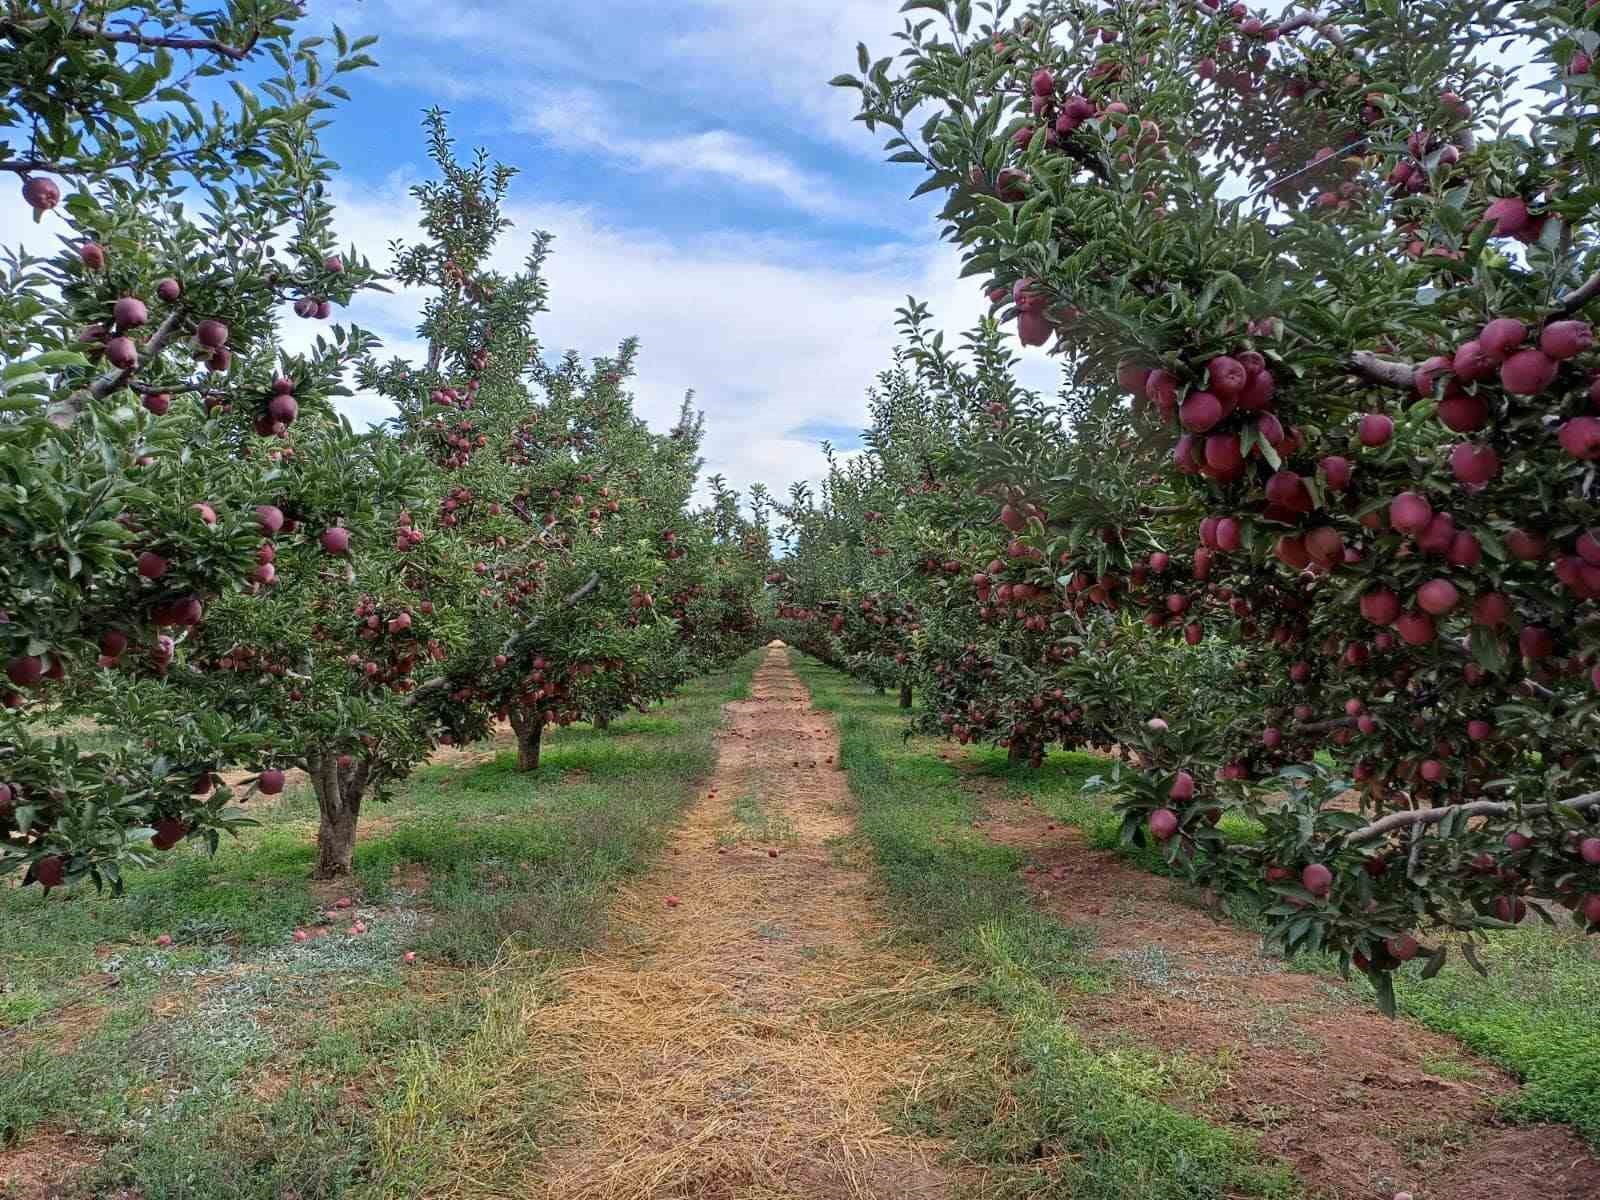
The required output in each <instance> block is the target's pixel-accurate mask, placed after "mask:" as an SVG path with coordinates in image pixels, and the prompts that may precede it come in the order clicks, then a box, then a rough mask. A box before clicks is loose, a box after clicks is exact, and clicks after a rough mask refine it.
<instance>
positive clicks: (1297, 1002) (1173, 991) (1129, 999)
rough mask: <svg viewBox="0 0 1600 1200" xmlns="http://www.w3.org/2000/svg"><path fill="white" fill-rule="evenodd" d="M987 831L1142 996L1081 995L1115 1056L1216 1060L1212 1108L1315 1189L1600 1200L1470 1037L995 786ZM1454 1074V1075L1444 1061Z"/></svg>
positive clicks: (1572, 1153) (1579, 1145) (1557, 1131)
mask: <svg viewBox="0 0 1600 1200" xmlns="http://www.w3.org/2000/svg"><path fill="white" fill-rule="evenodd" d="M973 785H974V786H976V787H980V788H982V789H983V794H984V795H985V811H984V813H983V818H984V819H983V821H982V823H981V828H982V829H983V831H984V832H985V833H986V834H987V836H988V837H989V838H991V839H992V840H994V841H996V842H999V843H1002V844H1004V845H1008V846H1014V847H1017V848H1019V849H1022V850H1023V851H1025V852H1026V853H1027V855H1028V865H1029V866H1030V867H1032V868H1033V871H1032V872H1031V873H1028V874H1026V876H1025V877H1026V879H1027V881H1028V883H1029V886H1030V888H1031V890H1032V891H1033V894H1034V896H1035V898H1036V900H1037V902H1038V904H1039V905H1040V907H1041V908H1043V909H1045V910H1047V911H1049V912H1050V913H1052V914H1053V915H1054V916H1056V917H1057V918H1058V919H1059V920H1061V921H1062V922H1063V923H1065V924H1070V925H1074V926H1078V927H1084V928H1087V929H1089V930H1090V931H1092V933H1093V935H1094V938H1095V953H1097V954H1099V955H1101V956H1103V957H1105V958H1108V959H1113V960H1116V961H1117V962H1118V963H1119V964H1120V965H1121V967H1122V973H1123V975H1124V977H1125V980H1126V983H1125V986H1122V987H1120V988H1118V989H1117V990H1116V991H1115V992H1112V993H1110V994H1107V995H1099V996H1085V997H1075V998H1074V999H1073V1001H1072V1010H1073V1015H1074V1017H1075V1019H1076V1020H1077V1021H1079V1022H1080V1023H1081V1024H1082V1025H1083V1026H1084V1028H1085V1029H1086V1030H1088V1031H1091V1032H1093V1033H1094V1034H1096V1035H1097V1036H1099V1037H1100V1038H1102V1039H1105V1040H1106V1041H1110V1042H1122V1043H1125V1044H1133V1045H1137V1046H1140V1047H1144V1048H1152V1047H1153V1048H1159V1049H1161V1050H1165V1051H1181V1052H1183V1053H1186V1054H1189V1055H1194V1056H1200V1057H1210V1058H1213V1059H1214V1060H1215V1061H1217V1062H1218V1063H1221V1064H1224V1065H1225V1066H1224V1069H1225V1074H1226V1082H1225V1083H1223V1084H1222V1086H1220V1087H1218V1088H1217V1089H1216V1090H1215V1091H1213V1092H1212V1093H1211V1094H1210V1095H1209V1096H1208V1097H1206V1099H1205V1100H1203V1101H1202V1102H1200V1103H1199V1105H1198V1106H1197V1107H1198V1111H1199V1112H1200V1113H1201V1114H1202V1115H1204V1116H1206V1117H1208V1118H1210V1119H1212V1120H1215V1121H1218V1122H1219V1123H1222V1124H1227V1125H1231V1126H1235V1127H1240V1126H1243V1127H1247V1128H1250V1129H1254V1130H1257V1131H1259V1133H1260V1134H1261V1138H1262V1145H1263V1148H1264V1149H1265V1150H1267V1151H1268V1152H1269V1153H1272V1154H1276V1155H1279V1156H1281V1157H1282V1158H1283V1159H1285V1160H1286V1161H1288V1162H1289V1163H1290V1164H1292V1165H1293V1166H1294V1168H1295V1170H1296V1172H1297V1173H1298V1174H1299V1175H1300V1176H1301V1178H1302V1179H1303V1180H1304V1181H1305V1182H1306V1184H1307V1185H1308V1186H1310V1187H1312V1188H1315V1189H1319V1190H1320V1191H1321V1192H1322V1193H1323V1194H1325V1195H1327V1196H1329V1197H1337V1198H1338V1200H1356V1198H1360V1200H1370V1198H1373V1197H1381V1198H1382V1200H1389V1198H1390V1197H1391V1196H1392V1195H1393V1193H1394V1192H1395V1191H1397V1190H1408V1191H1411V1192H1412V1193H1413V1194H1414V1195H1415V1196H1416V1197H1417V1200H1534V1198H1535V1197H1537V1198H1538V1200H1597V1198H1600V1161H1597V1160H1596V1158H1595V1156H1594V1154H1593V1153H1592V1152H1591V1151H1590V1150H1589V1148H1588V1146H1587V1145H1586V1144H1585V1143H1584V1142H1583V1141H1582V1140H1581V1139H1580V1138H1579V1137H1578V1136H1577V1135H1576V1134H1574V1133H1573V1132H1572V1131H1571V1130H1569V1129H1567V1128H1566V1127H1564V1126H1558V1125H1514V1124H1511V1123H1509V1122H1506V1121H1503V1120H1501V1119H1499V1118H1498V1116H1497V1114H1496V1110H1495V1103H1494V1102H1495V1099H1496V1098H1497V1097H1500V1096H1503V1095H1505V1094H1506V1093H1508V1092H1510V1091H1512V1090H1514V1089H1515V1087H1516V1081H1515V1080H1514V1079H1513V1078H1512V1077H1511V1076H1510V1075H1508V1074H1507V1073H1506V1072H1504V1071H1502V1070H1500V1069H1499V1068H1497V1067H1495V1066H1494V1065H1493V1064H1491V1063H1488V1062H1486V1061H1484V1060H1483V1059H1481V1058H1479V1057H1477V1056H1476V1055H1474V1054H1473V1053H1472V1052H1471V1051H1470V1050H1468V1049H1466V1048H1465V1047H1464V1046H1463V1045H1462V1044H1461V1043H1460V1042H1458V1041H1456V1040H1455V1039H1453V1038H1450V1037H1447V1036H1443V1035H1441V1034H1437V1033H1434V1032H1432V1031H1430V1030H1428V1029H1426V1028H1424V1027H1423V1026H1421V1025H1419V1024H1417V1023H1416V1022H1414V1021H1408V1020H1405V1019H1400V1020H1390V1019H1388V1018H1386V1017H1384V1016H1382V1015H1381V1014H1380V1013H1378V1012H1376V1011H1375V1010H1373V1009H1371V1008H1370V1007H1368V1006H1367V1005H1366V1004H1365V1003H1363V1002H1361V1001H1360V1000H1359V999H1358V998H1356V997H1355V996H1353V995H1352V994H1350V993H1349V992H1347V991H1345V990H1344V989H1343V988H1342V987H1340V986H1339V985H1338V984H1336V983H1334V982H1332V981H1329V980H1327V979H1325V978H1319V977H1317V976H1315V975H1309V974H1304V973H1295V972H1290V971H1288V970H1286V969H1285V967H1284V965H1283V963H1282V962H1281V961H1280V960H1278V959H1275V958H1271V957H1268V956H1266V955H1264V954H1263V953H1262V952H1261V948H1260V939H1259V938H1258V937H1257V936H1256V935H1254V934H1252V933H1250V932H1248V931H1246V930H1243V929H1240V928H1239V927H1238V926H1236V925H1234V924H1232V923H1230V922H1227V921H1226V920H1223V919H1221V918H1219V917H1218V916H1215V915H1213V914H1212V913H1211V912H1209V911H1207V909H1206V907H1205V904H1204V899H1205V898H1204V897H1201V896H1198V895H1197V894H1195V893H1194V892H1193V891H1192V890H1191V889H1189V888H1187V887H1186V886H1185V885H1183V884H1182V883H1180V882H1178V881H1174V880H1169V879H1165V878H1162V877H1160V876H1155V875H1151V874H1149V873H1148V872H1146V871H1142V870H1139V869H1138V868H1137V867H1135V866H1133V865H1131V864H1129V863H1128V862H1126V861H1125V860H1124V859H1122V858H1121V857H1119V856H1118V855H1117V854H1115V853H1113V852H1109V851H1098V850H1094V849H1091V848H1090V847H1089V846H1087V845H1086V844H1085V842H1084V839H1083V836H1082V835H1081V834H1080V833H1079V832H1078V831H1077V830H1075V829H1068V828H1065V827H1062V826H1060V825H1056V826H1054V827H1053V828H1052V827H1051V825H1052V822H1051V818H1050V817H1048V816H1047V815H1045V814H1044V813H1041V812H1039V811H1038V810H1036V809H1034V808H1032V807H1030V806H1028V805H1025V804H1023V803H1020V802H1018V801H1016V800H1014V799H1011V798H1009V797H1008V796H1007V795H1006V794H1005V793H1004V791H1003V790H1002V789H1000V788H998V787H992V786H990V787H983V784H982V783H981V782H980V781H973ZM1441 1062H1446V1063H1450V1064H1452V1069H1451V1070H1450V1072H1449V1074H1451V1075H1452V1076H1466V1078H1449V1079H1446V1078H1441V1077H1439V1076H1438V1075H1435V1074H1432V1073H1430V1071H1429V1070H1428V1064H1437V1063H1441Z"/></svg>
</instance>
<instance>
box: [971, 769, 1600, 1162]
mask: <svg viewBox="0 0 1600 1200" xmlns="http://www.w3.org/2000/svg"><path fill="white" fill-rule="evenodd" d="M968 757H969V759H970V760H971V761H972V762H974V763H975V764H976V765H977V770H978V772H979V773H980V774H983V775H986V776H989V777H992V778H997V779H1000V780H1003V781H1004V782H1005V783H1006V785H1007V787H1008V788H1010V789H1011V790H1012V791H1013V793H1014V794H1016V795H1017V796H1018V797H1019V798H1020V797H1023V796H1025V797H1027V798H1029V799H1031V800H1032V801H1033V803H1034V805H1035V806H1036V807H1037V808H1038V809H1039V810H1040V811H1041V812H1043V813H1046V814H1048V815H1049V816H1051V817H1053V818H1054V819H1056V820H1058V821H1061V822H1062V823H1063V824H1067V825H1072V826H1074V827H1076V828H1078V829H1080V830H1081V831H1083V833H1084V835H1085V837H1086V838H1087V840H1088V841H1089V843H1090V844H1091V845H1093V846H1094V847H1096V848H1097V849H1105V850H1117V851H1118V852H1119V853H1121V854H1123V855H1124V856H1126V857H1127V858H1128V859H1130V860H1131V861H1133V862H1135V863H1137V864H1138V865H1140V866H1141V867H1144V868H1145V869H1147V870H1150V871H1152V872H1156V873H1159V874H1167V873H1168V871H1167V867H1166V864H1165V863H1164V862H1163V861H1162V860H1161V858H1160V856H1159V854H1158V853H1157V852H1156V851H1155V850H1154V849H1152V848H1148V847H1146V848H1143V849H1141V848H1136V847H1131V846H1124V845H1122V844H1121V842H1120V837H1119V832H1120V821H1119V819H1118V818H1117V816H1116V814H1115V813H1114V812H1113V811H1112V810H1111V808H1110V807H1109V805H1108V804H1107V803H1106V801H1105V800H1104V799H1102V798H1100V797H1098V796H1096V795H1094V794H1092V793H1085V792H1084V791H1083V790H1082V789H1083V785H1084V783H1085V782H1086V781H1087V780H1088V779H1089V778H1090V777H1092V776H1094V775H1098V774H1103V773H1104V772H1105V771H1106V769H1107V768H1108V767H1109V765H1110V764H1109V762H1108V760H1106V759H1104V758H1101V757H1099V756H1096V755H1092V754H1082V753H1076V752H1062V753H1056V754H1052V755H1050V756H1049V757H1048V758H1046V760H1045V763H1044V766H1043V767H1042V768H1040V769H1039V770H1037V771H1035V770H1032V769H1031V768H1028V767H1026V766H1021V765H1018V764H1014V763H1010V762H1007V761H1006V756H1005V754H1004V753H1003V752H1001V751H997V750H990V749H982V750H972V751H969V752H968ZM1221 828H1222V829H1223V831H1224V832H1225V833H1227V834H1228V836H1229V837H1230V838H1231V839H1232V840H1234V841H1249V840H1251V839H1253V838H1255V837H1258V836H1259V832H1260V830H1259V826H1258V825H1256V824H1255V823H1254V822H1253V821H1250V820H1249V819H1248V818H1246V817H1243V816H1240V815H1238V814H1235V813H1230V814H1228V815H1227V816H1225V817H1224V818H1223V821H1222V824H1221ZM1227 911H1228V913H1229V915H1230V916H1231V917H1232V918H1233V920H1234V921H1236V922H1237V923H1238V924H1240V925H1242V926H1245V927H1247V928H1251V929H1257V930H1260V929H1264V928H1265V924H1264V922H1263V920H1262V918H1261V915H1260V914H1261V905H1260V904H1259V903H1256V902H1254V901H1252V900H1251V899H1250V898H1249V897H1230V899H1229V901H1228V908H1227ZM1482 954H1483V957H1485V958H1486V959H1488V960H1490V975H1489V978H1487V979H1484V978H1482V977H1480V976H1479V975H1478V974H1477V972H1475V971H1473V970H1472V969H1471V968H1470V967H1469V966H1467V965H1466V964H1465V963H1463V962H1462V961H1461V960H1460V959H1459V958H1453V960H1452V962H1451V964H1450V965H1449V966H1447V967H1446V968H1445V969H1444V971H1443V972H1441V973H1440V974H1439V976H1437V977H1436V978H1435V979H1432V980H1428V981H1424V980H1422V979H1421V978H1420V977H1419V976H1420V972H1421V969H1422V967H1421V964H1420V963H1419V964H1415V965H1413V966H1411V967H1408V968H1407V969H1406V970H1405V971H1404V972H1402V973H1401V974H1400V975H1399V976H1397V981H1396V991H1397V995H1398V998H1399V1003H1400V1010H1401V1012H1402V1013H1404V1014H1405V1015H1407V1016H1410V1017H1414V1018H1415V1019H1417V1020H1419V1021H1421V1022H1422V1023H1423V1024H1425V1025H1427V1026H1428V1027H1429V1028H1431V1029H1435V1030H1438V1031H1440V1032H1443V1033H1449V1034H1453V1035H1454V1036H1456V1037H1458V1038H1460V1039H1461V1040H1462V1042H1464V1043H1465V1044H1466V1045H1467V1046H1469V1047H1471V1048H1472V1049H1473V1050H1475V1051H1477V1052H1478V1053H1480V1054H1482V1055H1483V1056H1484V1057H1485V1058H1488V1059H1489V1060H1491V1061H1492V1062H1495V1063H1497V1064H1498V1065H1500V1066H1502V1067H1504V1068H1505V1069H1507V1070H1509V1071H1511V1072H1512V1073H1513V1074H1515V1075H1516V1076H1517V1077H1518V1078H1519V1079H1520V1080H1522V1082H1523V1087H1522V1089H1521V1090H1520V1091H1519V1092H1517V1093H1515V1094H1514V1095H1513V1096H1511V1097H1510V1098H1508V1100H1507V1101H1506V1102H1505V1111H1506V1112H1507V1114H1508V1115H1510V1116H1513V1117H1516V1118H1518V1119H1522V1120H1530V1121H1560V1122H1564V1123H1566V1124H1569V1125H1571V1126H1573V1127H1574V1128H1575V1129H1577V1130H1578V1131H1579V1132H1580V1133H1582V1134H1583V1135H1584V1137H1586V1138H1587V1139H1588V1140H1589V1141H1590V1142H1591V1143H1593V1144H1595V1145H1596V1146H1600V939H1597V938H1594V937H1587V936H1585V935H1583V934H1581V933H1579V932H1578V931H1577V930H1575V929H1573V928H1572V927H1571V926H1563V927H1560V928H1557V929H1551V928H1549V927H1547V926H1544V925H1542V924H1537V923H1530V924H1527V925H1524V926H1523V927H1522V928H1520V929H1516V930H1512V931H1503V932H1496V933H1494V934H1493V935H1491V940H1490V942H1489V945H1488V947H1487V948H1486V949H1485V950H1483V951H1482ZM1292 965H1293V966H1294V967H1296V968H1297V969H1301V970H1309V971H1316V972H1319V973H1331V972H1332V971H1333V970H1334V959H1333V958H1332V957H1331V956H1328V955H1319V956H1312V957H1307V958H1302V959H1297V960H1296V961H1295V962H1294V963H1293V964H1292ZM1351 986H1352V988H1354V989H1355V990H1356V992H1357V993H1359V994H1360V997H1361V1000H1362V1002H1363V1003H1370V1002H1371V996H1370V992H1371V989H1370V986H1369V985H1368V984H1367V983H1366V982H1365V980H1364V979H1362V978H1360V977H1357V979H1356V980H1355V981H1354V982H1353V983H1352V984H1351ZM1461 1065H1463V1066H1468V1069H1470V1065H1468V1064H1461ZM1448 1070H1449V1068H1448V1067H1447V1068H1446V1071H1445V1072H1441V1075H1446V1074H1447V1073H1448Z"/></svg>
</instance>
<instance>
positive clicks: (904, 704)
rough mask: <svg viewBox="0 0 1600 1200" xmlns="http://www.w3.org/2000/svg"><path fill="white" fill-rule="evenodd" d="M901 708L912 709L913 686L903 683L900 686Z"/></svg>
mask: <svg viewBox="0 0 1600 1200" xmlns="http://www.w3.org/2000/svg"><path fill="white" fill-rule="evenodd" d="M900 707H901V708H910V707H911V685H910V684H909V683H902V684H901V685H900Z"/></svg>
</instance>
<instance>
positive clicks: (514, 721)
mask: <svg viewBox="0 0 1600 1200" xmlns="http://www.w3.org/2000/svg"><path fill="white" fill-rule="evenodd" d="M511 728H512V730H513V731H514V732H515V733H516V735H517V770H519V771H537V770H538V769H539V748H540V743H541V742H542V741H543V740H544V714H543V713H530V712H528V711H527V710H526V709H522V708H513V709H512V710H511Z"/></svg>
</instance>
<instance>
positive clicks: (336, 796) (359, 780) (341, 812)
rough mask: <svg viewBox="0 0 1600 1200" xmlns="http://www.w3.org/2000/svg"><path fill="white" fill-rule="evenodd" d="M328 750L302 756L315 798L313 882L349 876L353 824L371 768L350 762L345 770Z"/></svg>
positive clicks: (361, 760) (354, 826)
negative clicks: (316, 816)
mask: <svg viewBox="0 0 1600 1200" xmlns="http://www.w3.org/2000/svg"><path fill="white" fill-rule="evenodd" d="M339 757H340V756H339V755H338V754H336V753H335V752H333V751H332V750H318V751H315V752H313V753H311V754H308V755H306V771H307V773H309V774H310V776H311V786H312V788H313V789H314V790H315V791H316V794H317V814H318V820H317V866H316V870H315V872H314V873H313V877H314V878H316V879H334V878H336V877H338V876H340V875H348V874H349V873H350V860H351V857H352V855H353V854H354V853H355V848H356V822H357V820H359V818H360V816H361V800H362V797H363V796H365V795H366V791H367V776H368V774H369V772H370V771H371V769H372V768H371V764H370V763H368V762H367V760H366V759H364V758H363V759H353V760H351V762H350V764H349V765H348V766H345V767H340V765H339Z"/></svg>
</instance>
